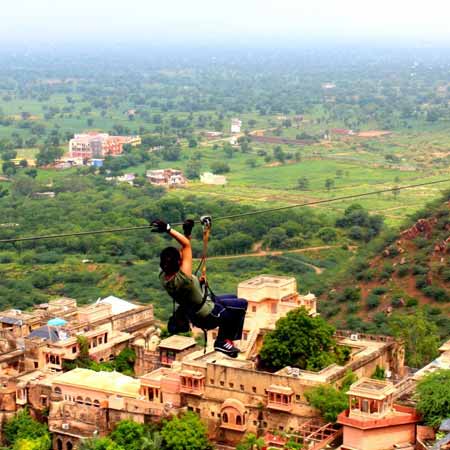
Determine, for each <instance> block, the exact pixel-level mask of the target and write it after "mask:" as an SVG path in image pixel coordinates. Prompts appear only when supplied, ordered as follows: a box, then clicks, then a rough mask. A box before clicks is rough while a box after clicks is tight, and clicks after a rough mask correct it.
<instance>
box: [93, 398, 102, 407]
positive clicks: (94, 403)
mask: <svg viewBox="0 0 450 450" xmlns="http://www.w3.org/2000/svg"><path fill="white" fill-rule="evenodd" d="M92 404H93V405H94V406H95V407H96V408H99V407H100V402H99V401H98V400H97V399H95V400H94V401H93V403H92Z"/></svg>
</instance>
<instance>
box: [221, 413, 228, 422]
mask: <svg viewBox="0 0 450 450" xmlns="http://www.w3.org/2000/svg"><path fill="white" fill-rule="evenodd" d="M222 420H223V422H224V423H228V414H227V413H223V414H222Z"/></svg>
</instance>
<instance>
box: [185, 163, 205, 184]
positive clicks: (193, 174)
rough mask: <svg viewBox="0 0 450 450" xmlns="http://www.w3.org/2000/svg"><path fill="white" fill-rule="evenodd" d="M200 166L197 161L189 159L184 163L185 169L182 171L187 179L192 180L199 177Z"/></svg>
mask: <svg viewBox="0 0 450 450" xmlns="http://www.w3.org/2000/svg"><path fill="white" fill-rule="evenodd" d="M201 168H202V165H201V163H200V162H199V161H194V160H192V159H191V160H189V161H188V162H187V164H186V170H185V171H184V174H185V175H186V177H187V178H188V179H190V180H194V179H196V178H199V177H200V170H201Z"/></svg>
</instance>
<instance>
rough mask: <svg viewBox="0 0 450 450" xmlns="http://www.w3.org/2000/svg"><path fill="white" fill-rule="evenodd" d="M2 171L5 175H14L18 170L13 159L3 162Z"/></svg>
mask: <svg viewBox="0 0 450 450" xmlns="http://www.w3.org/2000/svg"><path fill="white" fill-rule="evenodd" d="M2 171H3V173H4V174H5V175H8V176H12V175H14V174H15V173H16V172H17V169H16V165H15V164H14V163H13V162H11V161H6V162H4V163H3V164H2Z"/></svg>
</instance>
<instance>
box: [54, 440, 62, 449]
mask: <svg viewBox="0 0 450 450" xmlns="http://www.w3.org/2000/svg"><path fill="white" fill-rule="evenodd" d="M56 449H57V450H63V442H62V439H60V438H58V439H56Z"/></svg>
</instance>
